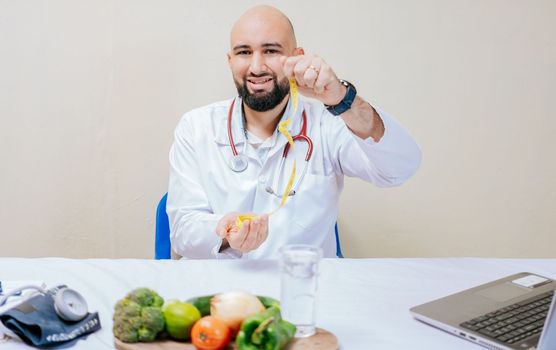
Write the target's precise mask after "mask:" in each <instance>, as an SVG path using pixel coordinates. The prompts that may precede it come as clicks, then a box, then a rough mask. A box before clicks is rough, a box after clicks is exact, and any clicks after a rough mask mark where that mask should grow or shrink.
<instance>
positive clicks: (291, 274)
mask: <svg viewBox="0 0 556 350" xmlns="http://www.w3.org/2000/svg"><path fill="white" fill-rule="evenodd" d="M321 256H322V250H321V249H320V248H318V247H315V246H311V245H305V244H293V245H285V246H283V247H282V248H281V249H280V271H281V292H280V299H281V300H280V304H281V308H282V317H283V318H284V319H285V320H287V321H289V322H291V323H293V324H294V325H295V326H296V327H297V332H296V333H295V336H296V337H297V338H303V337H309V336H311V335H313V334H315V332H316V330H315V326H316V303H315V302H316V299H315V297H316V293H317V278H318V266H319V261H320V259H321Z"/></svg>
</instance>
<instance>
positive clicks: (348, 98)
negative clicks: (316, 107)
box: [326, 79, 357, 115]
mask: <svg viewBox="0 0 556 350" xmlns="http://www.w3.org/2000/svg"><path fill="white" fill-rule="evenodd" d="M340 83H341V84H342V85H344V86H345V87H346V88H347V91H346V95H345V96H344V98H343V99H342V100H341V101H340V103H338V104H337V105H335V106H326V109H327V110H328V111H329V112H330V113H332V114H333V115H340V114H342V113H344V112H345V111H347V110H348V109H350V108H351V105H352V103H353V101H355V96H357V90H356V89H355V86H353V84H351V83H350V82H349V81H346V80H342V79H340Z"/></svg>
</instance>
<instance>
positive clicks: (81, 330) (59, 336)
mask: <svg viewBox="0 0 556 350" xmlns="http://www.w3.org/2000/svg"><path fill="white" fill-rule="evenodd" d="M0 321H1V322H2V323H3V324H4V326H5V327H6V328H8V329H10V330H11V331H12V332H14V333H15V334H16V335H17V336H18V337H20V338H21V340H23V341H24V342H25V343H26V344H28V345H31V346H35V347H38V348H43V349H61V348H66V347H70V346H73V345H74V344H75V342H77V340H78V339H79V338H80V337H83V336H86V335H87V334H90V333H93V332H96V331H97V330H99V329H100V319H99V318H98V313H97V312H95V313H88V314H87V316H86V317H85V318H84V319H82V320H81V321H78V322H68V321H64V320H63V319H61V318H60V317H59V316H58V314H57V313H56V310H55V308H54V298H53V297H52V295H51V293H47V294H38V295H35V296H33V297H31V298H29V299H28V300H26V301H24V302H23V303H21V304H19V305H18V306H16V307H14V308H11V309H9V310H7V311H6V312H4V313H2V314H1V315H0Z"/></svg>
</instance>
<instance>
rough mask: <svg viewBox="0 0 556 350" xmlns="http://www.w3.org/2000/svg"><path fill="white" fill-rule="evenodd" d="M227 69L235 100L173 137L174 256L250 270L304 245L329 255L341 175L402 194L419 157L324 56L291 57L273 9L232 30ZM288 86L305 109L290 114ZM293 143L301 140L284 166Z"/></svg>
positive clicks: (203, 113)
mask: <svg viewBox="0 0 556 350" xmlns="http://www.w3.org/2000/svg"><path fill="white" fill-rule="evenodd" d="M227 58H228V65H229V67H230V70H231V72H232V76H233V79H234V83H235V85H236V88H237V91H238V96H237V97H235V98H233V99H231V100H226V101H222V102H217V103H214V104H211V105H209V106H205V107H202V108H198V109H195V110H193V111H190V112H188V113H186V114H185V115H184V116H183V118H182V119H181V121H180V123H179V124H178V126H177V128H176V131H175V141H174V144H173V145H172V149H171V151H170V182H169V190H168V202H167V212H168V216H169V220H170V231H171V234H170V237H171V244H172V249H173V250H174V252H175V253H177V254H178V255H181V256H183V257H185V258H248V259H257V258H276V257H277V254H278V251H279V249H280V247H282V246H283V245H285V244H290V243H304V244H311V245H315V246H318V247H321V248H322V250H323V256H325V257H333V256H335V254H336V240H335V235H334V233H335V232H334V224H335V222H336V219H337V214H338V201H339V195H340V193H341V191H342V189H343V177H344V175H348V176H355V177H359V178H361V179H363V180H365V181H367V182H370V183H373V184H375V185H377V186H381V187H388V186H396V185H399V184H401V183H403V182H404V181H406V180H407V179H408V178H409V177H411V176H412V175H413V174H414V173H415V172H416V170H417V168H418V167H419V164H420V160H421V153H420V150H419V147H418V146H417V144H416V143H415V141H414V140H413V139H412V137H411V136H410V135H409V134H408V133H407V131H406V130H405V129H404V128H403V127H401V126H400V125H399V124H398V123H397V122H396V121H394V120H393V119H392V118H390V117H389V116H387V115H386V114H385V113H383V112H381V111H378V110H377V109H375V108H374V107H373V106H371V105H370V104H369V103H368V102H366V101H365V100H364V99H363V98H361V97H360V96H358V95H357V91H356V88H355V87H354V86H353V85H352V84H351V83H349V82H347V81H344V80H341V79H338V77H337V75H336V73H335V72H334V70H333V69H332V68H331V67H330V66H329V65H328V64H327V63H326V62H325V61H324V60H323V59H322V58H321V57H319V56H317V55H314V54H307V53H305V52H304V50H303V48H301V47H298V46H297V42H296V38H295V33H294V29H293V26H292V24H291V22H290V20H289V19H288V18H287V17H286V16H285V15H284V14H283V13H282V12H280V11H279V10H277V9H276V8H273V7H270V6H256V7H253V8H251V9H249V10H248V11H247V12H245V13H244V14H243V15H242V16H241V17H240V18H239V19H238V20H237V22H236V23H235V24H234V25H233V27H232V30H231V35H230V51H229V52H228V54H227ZM290 80H293V81H295V83H296V84H295V85H294V87H295V86H297V87H298V92H299V93H300V94H301V95H302V96H304V97H308V98H311V100H307V99H305V98H299V100H298V102H297V103H295V102H294V101H296V100H297V98H296V96H294V94H293V93H294V91H291V89H290ZM288 120H289V121H288ZM281 122H286V124H285V126H286V129H287V132H284V131H282V132H281V131H280V129H281V128H279V127H278V126H279V125H282V124H281ZM288 133H289V134H290V135H291V136H297V137H296V138H295V140H296V142H295V146H294V147H290V149H289V150H288V153H287V155H286V153H285V152H284V149H285V148H286V147H289V146H286V145H287V144H288V137H287V134H288ZM285 155H286V156H285ZM294 165H295V166H294ZM238 217H240V219H243V220H239V221H240V222H241V223H242V224H239V227H238Z"/></svg>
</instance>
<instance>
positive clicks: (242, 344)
mask: <svg viewBox="0 0 556 350" xmlns="http://www.w3.org/2000/svg"><path fill="white" fill-rule="evenodd" d="M295 330H296V328H295V326H294V325H293V324H291V323H290V322H288V321H286V320H283V319H282V315H281V314H280V307H279V306H277V305H274V306H271V307H269V308H268V309H266V310H265V311H263V312H261V313H258V314H256V315H253V316H251V317H248V318H246V319H245V320H244V321H243V323H242V324H241V329H240V330H239V333H238V335H237V337H236V345H237V349H238V350H281V349H283V348H285V347H286V345H287V344H288V343H289V342H290V340H292V338H293V336H294V335H295Z"/></svg>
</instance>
